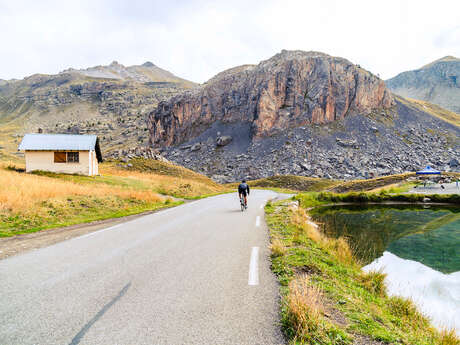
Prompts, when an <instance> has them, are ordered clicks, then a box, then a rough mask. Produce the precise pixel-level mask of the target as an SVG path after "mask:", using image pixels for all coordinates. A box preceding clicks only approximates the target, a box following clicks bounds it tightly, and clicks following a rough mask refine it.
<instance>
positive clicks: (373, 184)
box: [328, 173, 415, 193]
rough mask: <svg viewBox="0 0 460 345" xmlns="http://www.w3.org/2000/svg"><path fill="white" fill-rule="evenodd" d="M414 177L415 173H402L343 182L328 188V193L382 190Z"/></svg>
mask: <svg viewBox="0 0 460 345" xmlns="http://www.w3.org/2000/svg"><path fill="white" fill-rule="evenodd" d="M413 176H415V173H404V174H396V175H389V176H381V177H377V178H373V179H367V180H351V181H345V182H342V183H339V184H336V185H334V186H332V188H328V191H330V192H334V193H347V192H361V191H370V190H373V189H377V188H382V187H385V186H388V185H392V184H395V183H404V182H405V181H406V180H407V179H408V178H409V177H413Z"/></svg>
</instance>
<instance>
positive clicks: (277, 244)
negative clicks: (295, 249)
mask: <svg viewBox="0 0 460 345" xmlns="http://www.w3.org/2000/svg"><path fill="white" fill-rule="evenodd" d="M270 250H271V251H272V257H278V256H283V255H285V254H286V251H287V250H286V247H285V246H284V244H283V242H282V241H281V240H280V239H279V238H273V239H272V242H271V243H270Z"/></svg>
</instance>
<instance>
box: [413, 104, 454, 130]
mask: <svg viewBox="0 0 460 345" xmlns="http://www.w3.org/2000/svg"><path fill="white" fill-rule="evenodd" d="M406 101H408V102H409V103H410V104H411V105H412V106H415V107H416V108H418V109H420V110H422V111H424V112H427V113H429V114H430V115H432V116H435V117H437V118H439V119H441V120H444V121H446V122H449V123H451V124H453V125H455V126H457V127H460V115H459V114H457V113H454V112H453V111H450V110H447V109H444V108H442V107H440V106H439V105H436V104H432V103H429V102H425V101H421V100H418V99H413V98H406Z"/></svg>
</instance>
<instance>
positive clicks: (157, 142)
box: [148, 50, 394, 147]
mask: <svg viewBox="0 0 460 345" xmlns="http://www.w3.org/2000/svg"><path fill="white" fill-rule="evenodd" d="M393 104H394V100H393V97H392V95H391V94H390V92H389V91H388V89H387V88H386V86H385V84H384V82H383V81H382V80H380V79H379V78H377V77H376V76H374V75H373V74H371V73H370V72H368V71H366V70H364V69H362V68H361V67H359V66H357V65H354V64H352V63H351V62H349V61H348V60H346V59H343V58H338V57H333V56H329V55H327V54H323V53H318V52H303V51H285V50H283V51H282V52H281V53H279V54H277V55H275V56H273V57H272V58H270V59H269V60H266V61H263V62H261V63H259V64H258V65H246V66H240V67H237V68H233V69H230V70H227V71H225V72H222V73H220V74H218V75H216V76H215V77H214V78H212V79H211V80H209V81H208V82H207V83H206V84H204V85H203V86H202V87H201V88H199V89H196V90H193V91H192V92H187V93H184V94H181V95H178V96H175V97H173V98H171V99H170V100H169V101H165V102H161V103H160V104H159V106H158V107H157V109H156V110H155V111H154V112H152V113H151V114H150V115H149V118H148V127H149V131H150V144H151V145H152V146H156V147H161V146H163V147H164V146H174V145H177V144H180V143H182V142H185V141H187V140H190V139H192V138H194V137H196V136H198V135H200V134H201V133H203V132H204V131H205V130H206V129H207V128H209V127H210V126H211V125H212V124H213V123H215V122H217V121H218V122H222V123H237V122H243V123H249V124H250V125H251V136H252V137H253V138H262V137H267V136H271V135H273V134H276V133H279V132H282V131H284V130H286V129H288V128H295V127H299V126H302V125H309V124H325V123H330V122H333V121H336V120H340V119H343V118H344V117H346V116H348V115H351V114H363V115H366V114H369V113H371V112H373V111H376V110H388V109H389V108H391V107H392V105H393Z"/></svg>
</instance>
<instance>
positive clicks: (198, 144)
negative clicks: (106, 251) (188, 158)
mask: <svg viewBox="0 0 460 345" xmlns="http://www.w3.org/2000/svg"><path fill="white" fill-rule="evenodd" d="M199 150H201V144H200V143H196V144H194V145H193V146H191V147H190V151H192V152H195V151H199Z"/></svg>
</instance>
